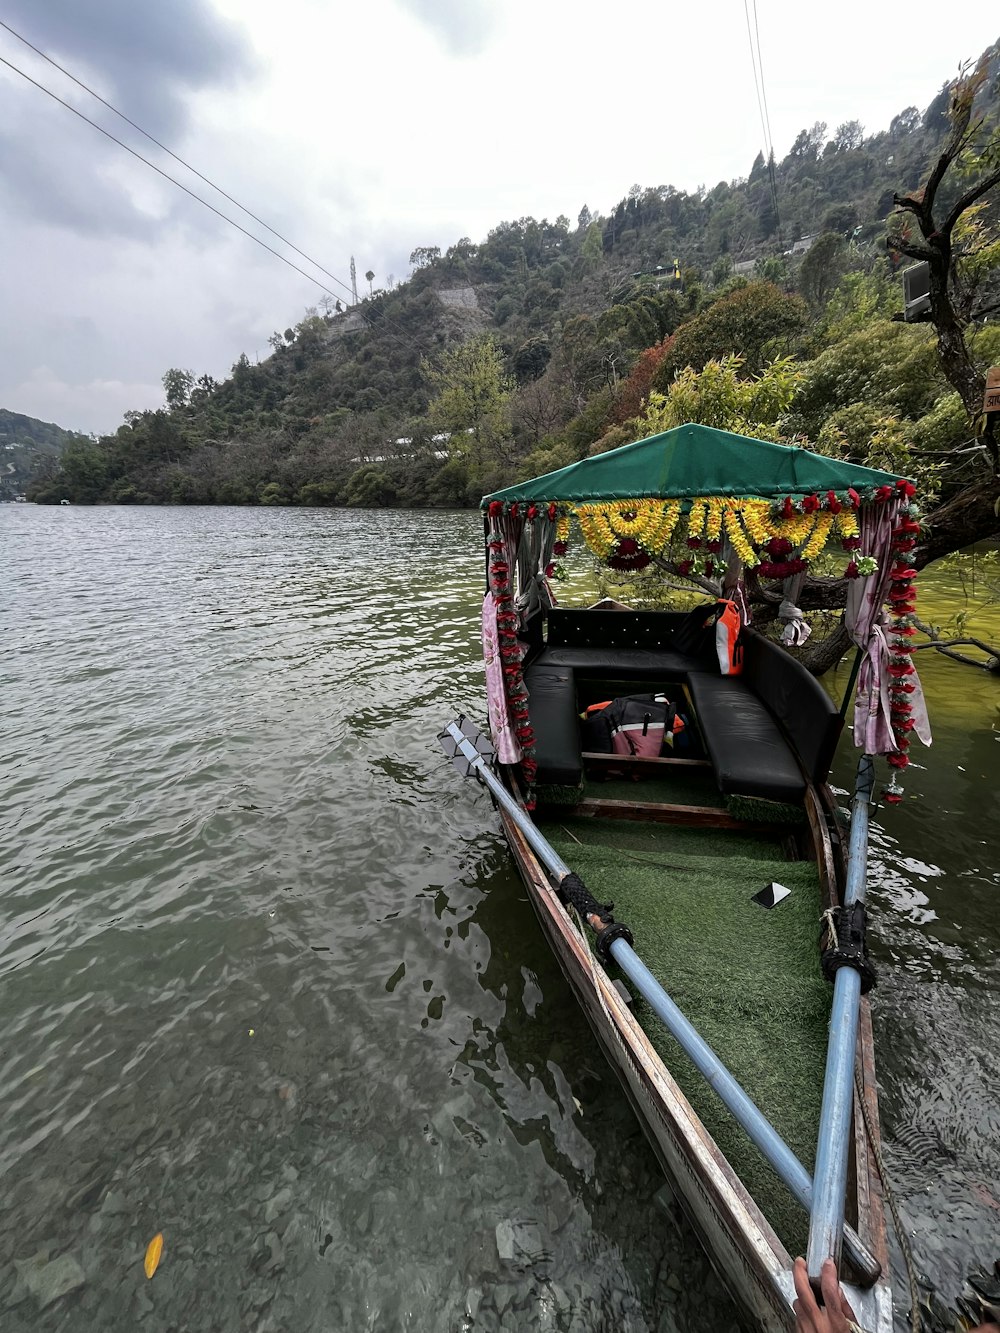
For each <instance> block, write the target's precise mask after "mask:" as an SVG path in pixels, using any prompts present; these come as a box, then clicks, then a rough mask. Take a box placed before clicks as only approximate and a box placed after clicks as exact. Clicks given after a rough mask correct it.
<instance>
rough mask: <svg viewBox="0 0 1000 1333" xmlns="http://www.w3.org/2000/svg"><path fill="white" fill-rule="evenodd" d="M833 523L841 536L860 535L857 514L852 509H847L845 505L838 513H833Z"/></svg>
mask: <svg viewBox="0 0 1000 1333" xmlns="http://www.w3.org/2000/svg"><path fill="white" fill-rule="evenodd" d="M834 523H835V524H836V528H837V531H838V532H839V533H840V535H841V537H860V536H861V529H860V528H859V527H858V516H857V514H856V513H855V512H854V510H853V509H848V508H847V506H846V505H845V506H844V508H843V509H842V510H841V511H840V513H839V514H836V515H834Z"/></svg>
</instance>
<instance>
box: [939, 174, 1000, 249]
mask: <svg viewBox="0 0 1000 1333" xmlns="http://www.w3.org/2000/svg"><path fill="white" fill-rule="evenodd" d="M998 184H1000V167H997V169H996V171H991V172H990V174H989V175H988V176H985V177H984V178H983V179H982V180H981V181H979V182H978V184H976V185H973V186H972V188H971V189H968V190H966V192H965V194H963V195H962V197H961V198H960V199H958V200H957V201H956V203H955V206H954V208H953V209H952V210H951V212H950V213H949V214H948V216H947V217H946V218H945V220H944V224H943V225H942V227H941V231H942V232H944V234H945V235H946V236H948V237H950V236H951V233H952V229H953V228H954V226H955V224H956V222H958V219H959V218H960V217H961V216H962V214H963V213H964V212H965V210H966V209H967V208H971V206H972V205H973V204H974V203H975V202H976V200H977V199H981V198H982V197H983V195H984V194H988V193H989V192H990V190H992V189H993V187H994V185H998Z"/></svg>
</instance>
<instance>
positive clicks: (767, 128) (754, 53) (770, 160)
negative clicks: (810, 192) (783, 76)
mask: <svg viewBox="0 0 1000 1333" xmlns="http://www.w3.org/2000/svg"><path fill="white" fill-rule="evenodd" d="M743 13H744V15H745V16H746V21H747V42H748V43H749V46H750V65H751V68H752V69H753V82H754V88H755V89H756V92H757V110H758V112H759V113H760V128H761V133H762V134H763V136H764V151H765V152H766V154H767V177H768V182H769V184H770V186H771V203H772V205H773V207H774V221H775V226H776V228H777V231H778V239H779V241H780V239H781V213H780V211H779V209H778V183H777V180H776V178H775V174H774V141H773V140H772V138H771V117H770V114H769V112H768V107H767V89H766V88H765V85H764V64H763V61H762V60H761V54H760V28H759V26H758V23H757V0H753V31H751V28H750V7H749V4H748V0H743ZM754 33H756V37H757V43H756V50H755V48H754ZM758 72H759V77H758Z"/></svg>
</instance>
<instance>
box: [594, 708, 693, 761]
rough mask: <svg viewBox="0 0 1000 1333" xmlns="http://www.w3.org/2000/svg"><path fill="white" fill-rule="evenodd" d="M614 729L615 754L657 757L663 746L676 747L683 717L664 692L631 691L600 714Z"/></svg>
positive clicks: (612, 737)
mask: <svg viewBox="0 0 1000 1333" xmlns="http://www.w3.org/2000/svg"><path fill="white" fill-rule="evenodd" d="M601 717H602V719H603V720H604V721H605V722H606V724H607V726H608V728H609V730H610V733H611V748H612V750H613V752H614V753H615V754H622V755H635V756H637V757H639V758H642V759H656V758H658V757H659V755H660V754H661V752H662V751H663V749H664V747H666V748H667V749H673V745H674V739H675V737H677V736H679V735H680V734H681V732H683V730H684V726H685V723H684V719H683V718H682V717H681V715H680V714H679V713H678V712H677V707H676V705H675V704H672V703H671V702H670V700H669V699H668V698H667V697H666V695H665V694H629V695H625V696H624V697H623V698H621V699H614V700H612V702H611V703H610V704H608V706H607V708H605V709H604V711H603V713H602V714H601Z"/></svg>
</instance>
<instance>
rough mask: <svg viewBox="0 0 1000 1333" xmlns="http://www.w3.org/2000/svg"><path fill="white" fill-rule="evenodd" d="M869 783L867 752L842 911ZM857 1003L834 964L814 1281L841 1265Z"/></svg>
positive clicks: (863, 849)
mask: <svg viewBox="0 0 1000 1333" xmlns="http://www.w3.org/2000/svg"><path fill="white" fill-rule="evenodd" d="M874 783H875V762H874V760H873V759H872V757H871V755H870V754H866V755H862V756H861V760H860V762H859V764H858V777H857V782H856V783H855V787H854V798H853V800H852V802H851V833H850V839H849V841H848V845H847V883H846V884H845V886H844V902H843V906H842V908H841V913H842V915H843V914H844V913H847V912H849V911H850V909H851V908H852V907H853V906H854V905H855V904H860V905H861V906H862V907H863V905H864V900H865V883H866V876H867V868H868V822H869V814H870V811H871V799H872V788H873V786H874ZM860 1003H861V972H860V971H859V970H858V968H857V967H855V966H841V967H838V968H837V971H836V974H835V976H834V981H833V1004H832V1007H831V1010H830V1039H829V1044H828V1046H827V1052H826V1074H825V1076H824V1080H823V1105H822V1108H821V1110H820V1117H819V1140H818V1142H817V1144H816V1171H815V1174H814V1176H813V1206H812V1212H811V1215H810V1218H809V1245H808V1248H807V1250H806V1265H807V1267H808V1269H809V1278H810V1281H812V1282H814V1283H816V1284H817V1285H818V1283H819V1276H820V1269H821V1268H822V1267H823V1261H824V1260H825V1259H833V1261H834V1263H836V1264H837V1266H838V1268H839V1266H840V1240H841V1235H842V1233H843V1229H844V1196H845V1193H846V1189H847V1160H848V1154H849V1151H850V1137H851V1111H852V1108H853V1105H854V1058H855V1049H856V1047H857V1044H858V1014H859V1010H860Z"/></svg>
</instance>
